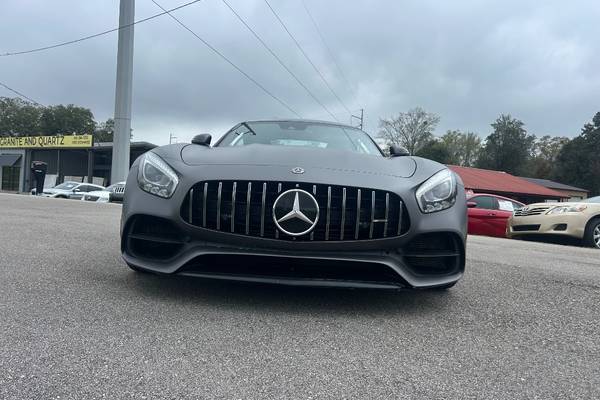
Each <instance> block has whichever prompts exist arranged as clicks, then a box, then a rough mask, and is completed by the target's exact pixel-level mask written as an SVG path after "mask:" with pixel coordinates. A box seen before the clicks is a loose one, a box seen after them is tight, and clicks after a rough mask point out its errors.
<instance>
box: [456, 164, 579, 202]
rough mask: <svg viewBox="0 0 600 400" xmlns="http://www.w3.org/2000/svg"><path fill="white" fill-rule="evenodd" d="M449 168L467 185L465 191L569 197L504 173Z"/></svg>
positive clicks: (557, 197)
mask: <svg viewBox="0 0 600 400" xmlns="http://www.w3.org/2000/svg"><path fill="white" fill-rule="evenodd" d="M448 168H450V169H451V170H453V171H454V172H456V173H457V174H458V175H459V176H460V178H461V179H462V180H463V183H464V184H465V189H472V190H478V191H488V192H504V193H515V194H525V195H534V196H545V197H548V198H556V199H562V198H565V197H568V196H565V194H564V193H561V192H558V191H556V190H552V189H548V188H547V187H544V186H542V185H538V184H535V183H533V182H529V181H527V180H525V179H522V178H519V177H517V176H514V175H511V174H508V173H506V172H502V171H492V170H489V169H479V168H469V167H459V166H457V165H448Z"/></svg>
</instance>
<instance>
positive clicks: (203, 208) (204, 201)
mask: <svg viewBox="0 0 600 400" xmlns="http://www.w3.org/2000/svg"><path fill="white" fill-rule="evenodd" d="M207 195H208V182H204V199H203V200H202V226H203V227H205V228H206V208H207V207H208V204H207V203H206V196H207Z"/></svg>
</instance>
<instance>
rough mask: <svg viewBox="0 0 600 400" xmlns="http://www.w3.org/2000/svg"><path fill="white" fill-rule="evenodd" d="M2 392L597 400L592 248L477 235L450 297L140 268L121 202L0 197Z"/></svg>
mask: <svg viewBox="0 0 600 400" xmlns="http://www.w3.org/2000/svg"><path fill="white" fill-rule="evenodd" d="M0 209H1V210H2V212H1V213H0V398H2V399H29V398H31V399H56V398H61V399H71V398H72V399H82V398H88V399H91V398H136V399H137V398H140V399H141V398H147V399H152V398H170V399H176V398H224V399H238V398H240V399H241V398H244V399H251V398H256V399H263V398H298V399H300V398H301V399H308V398H319V399H320V398H335V399H340V398H360V399H364V398H395V399H399V398H415V399H417V398H419V399H421V398H422V399H438V398H439V399H450V398H456V399H458V398H460V399H470V398H473V399H475V398H485V399H491V398H494V399H496V398H498V399H520V398H528V399H548V398H555V399H558V398H565V399H566V398H572V399H584V398H589V399H592V398H599V397H600V374H599V373H598V371H600V339H599V338H600V324H599V323H598V321H599V320H600V318H599V317H600V307H599V305H600V252H599V251H595V250H592V249H586V248H580V247H570V246H560V245H554V244H544V243H532V242H522V241H510V240H504V239H493V238H485V237H470V238H469V244H468V262H467V273H466V275H465V277H464V279H463V280H462V281H461V282H460V283H459V284H458V285H457V286H456V287H454V288H453V289H451V290H450V291H448V292H445V293H443V292H441V293H440V292H410V291H407V292H381V291H352V290H331V289H307V288H285V287H277V286H255V285H247V284H233V283H224V282H212V281H202V280H196V279H190V278H177V277H175V278H161V277H156V276H152V275H145V274H136V273H134V272H133V271H131V270H129V268H127V267H126V266H125V264H124V263H123V262H122V260H121V258H120V255H119V245H118V243H119V234H118V227H119V217H120V207H119V206H118V205H113V204H92V203H84V202H81V201H71V200H57V199H43V198H34V197H32V196H17V195H0Z"/></svg>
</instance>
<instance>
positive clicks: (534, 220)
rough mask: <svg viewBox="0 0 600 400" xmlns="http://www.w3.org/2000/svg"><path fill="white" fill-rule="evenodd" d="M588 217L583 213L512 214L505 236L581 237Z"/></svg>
mask: <svg viewBox="0 0 600 400" xmlns="http://www.w3.org/2000/svg"><path fill="white" fill-rule="evenodd" d="M588 219H589V217H588V216H586V215H585V214H583V213H563V214H554V215H553V214H550V215H548V214H542V215H529V216H522V217H516V216H513V217H512V218H511V219H510V220H509V222H508V225H507V236H508V237H510V238H515V237H520V236H531V235H552V236H569V237H573V238H577V239H582V238H583V236H584V234H585V224H586V222H587V220H588Z"/></svg>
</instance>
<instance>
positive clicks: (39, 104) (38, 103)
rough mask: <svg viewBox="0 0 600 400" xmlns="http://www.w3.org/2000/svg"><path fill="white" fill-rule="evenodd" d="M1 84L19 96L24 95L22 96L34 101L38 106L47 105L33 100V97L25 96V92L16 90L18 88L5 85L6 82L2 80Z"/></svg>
mask: <svg viewBox="0 0 600 400" xmlns="http://www.w3.org/2000/svg"><path fill="white" fill-rule="evenodd" d="M0 86H3V87H4V88H5V89H7V90H10V91H11V92H13V93H14V94H16V95H17V96H19V97H22V98H24V99H25V100H28V101H29V102H31V103H33V104H35V105H36V106H39V107H45V106H44V105H43V104H41V103H40V102H37V101H35V100H33V99H32V98H31V97H28V96H25V95H24V94H23V93H21V92H19V91H18V90H16V89H13V88H11V87H9V86H7V85H5V84H4V83H2V82H0Z"/></svg>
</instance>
